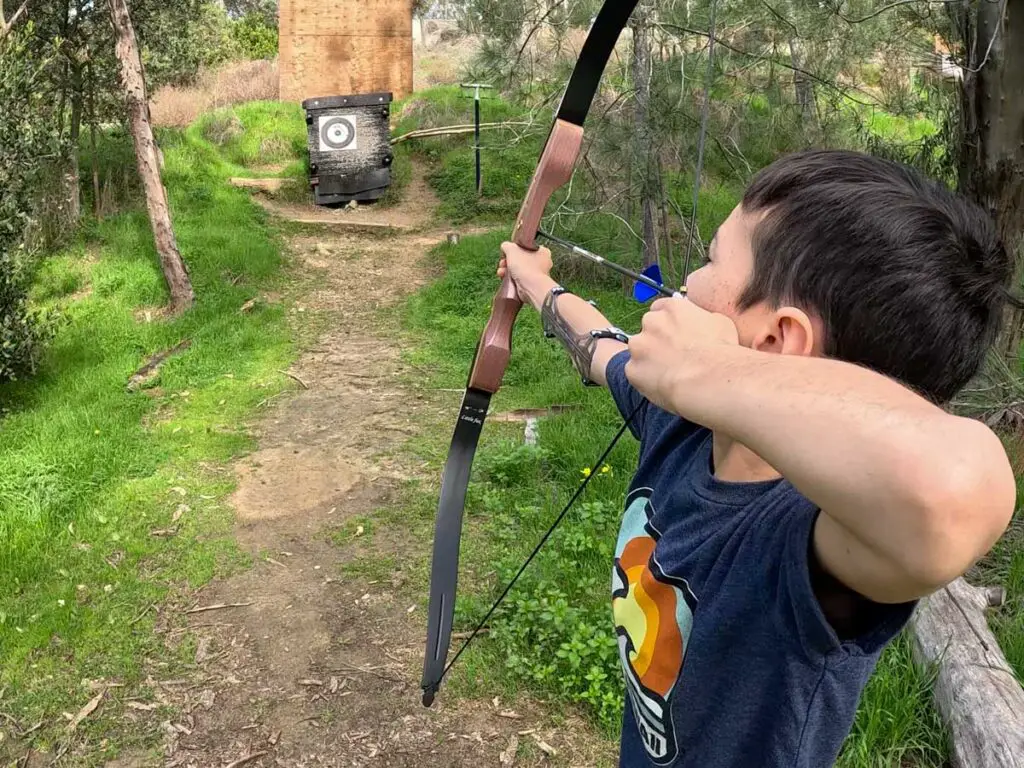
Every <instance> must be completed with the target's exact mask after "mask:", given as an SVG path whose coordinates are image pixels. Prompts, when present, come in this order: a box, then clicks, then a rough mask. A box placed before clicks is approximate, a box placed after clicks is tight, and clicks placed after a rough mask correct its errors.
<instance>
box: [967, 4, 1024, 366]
mask: <svg viewBox="0 0 1024 768" xmlns="http://www.w3.org/2000/svg"><path fill="white" fill-rule="evenodd" d="M975 5H976V9H977V10H976V15H975V16H974V17H973V18H972V17H970V16H969V15H968V14H969V13H970V11H969V10H968V9H966V8H965V9H964V11H963V13H964V14H965V17H964V18H963V23H962V27H961V28H962V29H965V30H966V32H967V35H966V37H967V39H966V40H965V41H964V44H965V47H966V50H967V53H968V56H967V62H966V66H965V67H964V79H963V88H962V91H961V97H962V119H963V128H962V130H963V134H962V137H961V144H960V168H959V171H960V188H961V190H962V191H963V192H964V193H966V194H967V195H969V196H970V197H971V198H972V199H974V200H975V201H977V202H978V203H979V204H980V205H981V206H982V207H983V208H985V209H986V210H988V211H989V212H990V213H991V214H992V215H993V216H994V217H995V220H996V223H997V224H998V227H999V233H1000V235H1001V236H1002V239H1003V242H1004V243H1005V245H1006V248H1007V249H1008V250H1009V252H1010V254H1011V255H1012V257H1013V260H1014V280H1013V284H1012V289H1013V290H1014V291H1018V292H1019V291H1020V289H1021V283H1022V280H1024V254H1022V238H1024V75H1022V73H1024V0H1006V2H1005V13H1001V11H1002V10H1003V8H1004V4H1002V3H988V2H979V3H976V4H975ZM1022 337H1024V312H1021V311H1020V310H1013V309H1011V310H1008V311H1007V316H1006V322H1005V326H1004V328H1003V333H1002V336H1001V338H1000V340H999V344H998V347H999V350H1000V352H1001V353H1002V354H1003V355H1004V356H1006V357H1008V358H1017V357H1018V356H1019V355H1020V347H1021V340H1022Z"/></svg>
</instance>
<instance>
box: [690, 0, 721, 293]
mask: <svg viewBox="0 0 1024 768" xmlns="http://www.w3.org/2000/svg"><path fill="white" fill-rule="evenodd" d="M717 9H718V0H711V17H710V18H709V19H708V68H707V72H706V73H705V75H704V104H703V105H702V106H701V115H700V131H699V132H698V134H697V164H696V166H695V170H694V174H693V200H692V202H691V205H690V226H689V230H688V231H687V238H686V259H685V260H684V262H683V274H682V283H683V284H684V285H685V284H686V278H687V276H688V275H689V274H690V256H691V255H692V254H693V243H694V240H695V239H696V238H697V232H696V230H695V229H694V228H695V227H696V225H697V206H698V205H699V203H700V180H701V176H703V174H704V145H705V143H706V141H707V136H708V116H709V115H710V114H711V83H712V81H713V80H714V77H715V15H716V14H715V11H716V10H717Z"/></svg>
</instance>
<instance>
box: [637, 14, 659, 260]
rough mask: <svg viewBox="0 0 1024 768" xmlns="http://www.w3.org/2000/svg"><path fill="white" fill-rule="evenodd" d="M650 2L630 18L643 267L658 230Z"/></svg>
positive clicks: (653, 256)
mask: <svg viewBox="0 0 1024 768" xmlns="http://www.w3.org/2000/svg"><path fill="white" fill-rule="evenodd" d="M652 15H653V10H652V4H651V2H650V0H643V1H642V2H641V3H640V5H638V6H637V9H636V11H635V12H634V14H633V19H632V22H631V25H632V27H633V89H634V91H635V92H636V96H635V99H636V101H635V105H634V106H635V109H634V113H633V117H634V133H633V135H634V145H633V162H634V163H635V165H636V169H637V171H638V173H639V177H640V216H641V222H642V223H641V227H642V237H643V248H644V256H643V263H644V266H645V267H646V266H648V265H650V264H656V263H657V261H658V230H657V225H656V223H655V215H656V212H657V208H658V201H659V194H658V193H659V190H660V188H661V185H660V184H659V180H658V173H657V156H656V149H655V145H654V136H653V131H652V130H651V75H652V69H651V66H652V62H651V47H652V37H651V20H652V19H651V17H652Z"/></svg>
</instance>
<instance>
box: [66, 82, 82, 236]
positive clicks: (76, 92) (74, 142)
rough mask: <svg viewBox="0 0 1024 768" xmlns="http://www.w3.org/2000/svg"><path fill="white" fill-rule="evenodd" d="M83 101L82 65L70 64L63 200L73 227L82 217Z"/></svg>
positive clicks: (67, 218) (67, 221) (69, 222)
mask: <svg viewBox="0 0 1024 768" xmlns="http://www.w3.org/2000/svg"><path fill="white" fill-rule="evenodd" d="M84 102H85V82H84V79H83V77H82V65H81V64H79V63H77V62H75V63H74V64H72V65H71V134H70V139H71V142H70V155H69V157H68V168H67V173H66V174H65V176H64V202H65V203H66V204H67V209H66V211H65V223H66V224H68V225H70V226H72V227H75V226H77V225H78V222H79V219H81V218H82V190H81V170H80V169H79V154H80V153H79V151H78V150H79V141H80V139H81V136H82V113H83V111H84V109H83V107H84Z"/></svg>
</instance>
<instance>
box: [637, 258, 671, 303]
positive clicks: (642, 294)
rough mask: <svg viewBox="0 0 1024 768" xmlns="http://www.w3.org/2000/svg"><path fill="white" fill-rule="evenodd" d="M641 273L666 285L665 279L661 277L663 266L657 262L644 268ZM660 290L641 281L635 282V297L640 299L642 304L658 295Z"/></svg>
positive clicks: (659, 283)
mask: <svg viewBox="0 0 1024 768" xmlns="http://www.w3.org/2000/svg"><path fill="white" fill-rule="evenodd" d="M641 274H642V275H643V276H644V277H649V278H650V279H651V280H653V281H654V282H656V283H657V284H658V285H664V284H665V283H664V281H662V279H661V267H659V266H658V265H657V264H651V265H650V266H649V267H647V268H646V269H644V271H643V272H641ZM658 295H659V294H658V292H657V291H656V290H654V289H653V288H651V286H649V285H646V284H644V283H641V282H639V281H637V282H635V283H633V298H634V299H636V300H637V301H639V302H640V303H641V304H646V303H647V302H648V301H650V300H651V299H653V298H654V297H655V296H658Z"/></svg>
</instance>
